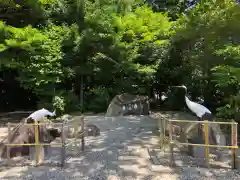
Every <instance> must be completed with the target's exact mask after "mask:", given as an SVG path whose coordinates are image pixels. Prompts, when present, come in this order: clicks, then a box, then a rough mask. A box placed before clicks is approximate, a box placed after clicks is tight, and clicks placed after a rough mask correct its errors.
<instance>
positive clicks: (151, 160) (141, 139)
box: [0, 116, 240, 180]
mask: <svg viewBox="0 0 240 180" xmlns="http://www.w3.org/2000/svg"><path fill="white" fill-rule="evenodd" d="M86 119H87V122H88V123H92V124H95V125H97V126H98V127H99V128H100V129H101V135H100V136H98V137H87V138H86V149H85V151H84V152H80V153H79V154H78V155H76V154H74V151H73V148H74V147H69V148H68V149H67V152H66V153H67V159H68V160H67V161H66V165H65V167H64V168H63V169H61V168H59V167H50V166H40V167H21V168H19V167H16V168H12V169H11V170H9V172H7V171H5V175H4V174H3V176H2V177H1V172H0V179H1V180H16V179H18V180H20V179H29V180H30V179H31V180H34V179H42V180H43V179H51V180H54V179H55V180H57V179H58V180H64V179H83V180H84V179H88V180H108V179H109V180H110V179H111V180H115V179H119V180H125V179H129V180H130V179H138V180H157V179H164V180H165V179H171V180H174V179H179V180H187V179H189V180H190V179H191V180H192V179H194V178H195V177H196V178H197V179H198V180H201V179H206V176H208V175H206V174H204V173H202V172H201V171H205V169H203V170H198V169H197V168H195V167H187V166H188V164H189V162H187V161H185V162H184V161H182V163H183V166H186V167H185V168H184V169H181V168H169V167H168V165H169V161H168V160H169V155H168V154H166V153H163V152H161V151H160V150H159V142H158V138H157V137H154V136H153V133H152V130H153V129H154V128H156V121H155V120H152V119H150V118H148V117H131V116H128V117H119V118H104V117H103V116H97V117H96V116H88V117H86ZM55 151H58V150H57V149H56V150H55ZM52 154H53V155H52V158H53V157H54V158H55V159H60V153H59V154H58V153H54V152H53V153H52ZM175 160H176V161H177V160H178V158H177V157H176V158H175ZM179 162H180V160H179ZM183 171H184V172H185V173H183ZM201 173H202V174H201ZM211 173H212V174H210V175H211V176H213V175H215V176H218V177H220V176H221V177H222V175H224V176H225V177H229V178H231V174H232V173H231V172H230V171H229V172H227V171H222V174H221V173H215V174H214V171H213V172H211ZM183 174H184V176H183ZM170 175H171V176H170ZM214 179H221V178H214ZM238 179H240V177H239V178H238Z"/></svg>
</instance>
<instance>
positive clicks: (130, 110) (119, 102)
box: [106, 93, 149, 117]
mask: <svg viewBox="0 0 240 180" xmlns="http://www.w3.org/2000/svg"><path fill="white" fill-rule="evenodd" d="M121 115H122V116H124V115H149V99H148V97H147V96H139V95H132V94H128V93H124V94H120V95H117V96H115V97H114V98H113V99H112V101H111V103H110V104H109V106H108V109H107V113H106V116H108V117H110V116H121Z"/></svg>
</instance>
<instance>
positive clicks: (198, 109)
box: [172, 85, 212, 121]
mask: <svg viewBox="0 0 240 180" xmlns="http://www.w3.org/2000/svg"><path fill="white" fill-rule="evenodd" d="M172 87H177V88H183V89H184V90H185V102H186V104H187V107H188V108H189V109H190V110H191V111H192V112H193V113H194V114H195V115H196V116H197V117H199V118H200V119H201V120H209V121H211V120H212V113H211V111H210V110H209V109H208V108H206V107H205V106H203V105H201V104H198V103H196V102H193V101H190V99H189V98H188V97H187V87H186V86H184V85H181V86H172ZM206 118H207V119H206Z"/></svg>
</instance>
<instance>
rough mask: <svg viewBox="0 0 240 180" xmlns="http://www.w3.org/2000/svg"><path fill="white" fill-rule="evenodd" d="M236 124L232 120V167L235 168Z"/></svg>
mask: <svg viewBox="0 0 240 180" xmlns="http://www.w3.org/2000/svg"><path fill="white" fill-rule="evenodd" d="M237 126H238V124H237V123H236V122H234V121H233V124H232V138H231V139H232V146H233V147H232V168H233V169H236V168H237V165H236V164H237V163H236V158H237V156H236V147H237V146H238V144H237V128H238V127H237Z"/></svg>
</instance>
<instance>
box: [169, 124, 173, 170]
mask: <svg viewBox="0 0 240 180" xmlns="http://www.w3.org/2000/svg"><path fill="white" fill-rule="evenodd" d="M168 124H169V148H170V149H169V150H170V166H171V167H172V166H173V161H174V158H173V142H172V141H173V137H172V136H173V134H172V131H173V127H172V121H169V123H168Z"/></svg>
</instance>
